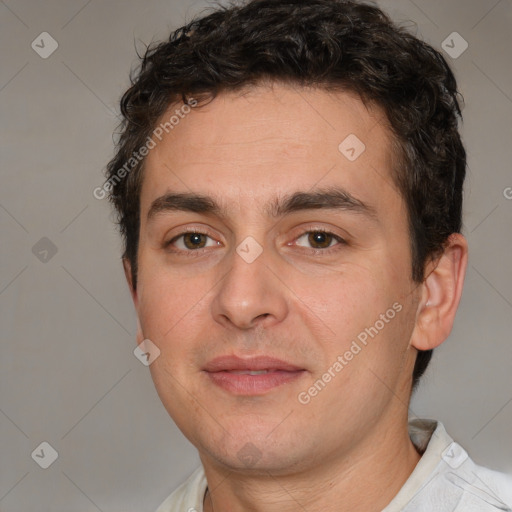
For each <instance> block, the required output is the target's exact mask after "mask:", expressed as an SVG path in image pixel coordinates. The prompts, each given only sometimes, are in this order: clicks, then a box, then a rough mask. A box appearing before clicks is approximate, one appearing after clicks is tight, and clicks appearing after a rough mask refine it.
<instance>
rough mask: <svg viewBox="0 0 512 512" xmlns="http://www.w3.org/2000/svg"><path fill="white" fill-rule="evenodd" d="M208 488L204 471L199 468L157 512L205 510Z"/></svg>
mask: <svg viewBox="0 0 512 512" xmlns="http://www.w3.org/2000/svg"><path fill="white" fill-rule="evenodd" d="M206 486H207V483H206V476H205V474H204V470H203V468H202V467H199V468H197V469H196V470H195V471H194V472H193V473H192V474H191V475H190V476H189V477H188V479H187V480H186V481H185V482H184V483H183V484H181V485H180V486H179V487H178V488H177V489H176V490H175V491H173V493H172V494H171V495H170V496H168V497H167V498H166V500H165V501H164V502H163V503H162V504H161V505H160V506H159V507H158V508H157V510H156V512H200V511H201V510H203V498H204V494H205V492H206Z"/></svg>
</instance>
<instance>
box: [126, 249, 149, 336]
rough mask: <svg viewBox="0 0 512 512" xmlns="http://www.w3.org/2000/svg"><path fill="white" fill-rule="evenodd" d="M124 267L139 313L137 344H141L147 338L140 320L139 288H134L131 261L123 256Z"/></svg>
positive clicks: (134, 303) (136, 310) (137, 312)
mask: <svg viewBox="0 0 512 512" xmlns="http://www.w3.org/2000/svg"><path fill="white" fill-rule="evenodd" d="M123 268H124V275H125V277H126V281H127V282H128V287H129V288H130V295H131V296H132V301H133V305H134V307H135V312H136V314H137V334H136V341H137V345H139V344H140V343H141V342H142V341H143V340H144V339H145V338H144V334H143V332H142V326H141V325H140V320H139V297H138V294H137V290H134V288H133V282H132V266H131V264H130V261H129V260H128V259H127V258H123Z"/></svg>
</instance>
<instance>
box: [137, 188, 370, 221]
mask: <svg viewBox="0 0 512 512" xmlns="http://www.w3.org/2000/svg"><path fill="white" fill-rule="evenodd" d="M320 209H324V210H339V211H349V212H352V213H357V214H363V215H364V216H366V217H368V218H370V219H375V218H376V211H375V209H374V208H373V207H372V206H370V205H368V204H365V203H364V202H363V201H361V200H360V199H357V198H356V197H354V196H353V195H352V194H350V193H349V192H348V191H346V190H345V189H343V188H340V187H329V188H325V189H316V190H312V191H308V192H300V191H298V192H294V193H292V194H287V195H285V196H282V197H278V198H274V199H273V200H272V201H271V202H270V203H268V205H267V207H266V208H265V212H266V213H267V215H269V216H271V217H274V218H278V217H282V216H284V215H287V214H290V213H294V212H299V211H307V210H320ZM169 211H186V212H193V213H203V214H211V215H216V216H218V217H223V216H225V215H226V214H225V211H226V210H225V209H224V208H223V207H222V206H221V204H220V203H219V202H218V201H217V200H216V199H215V198H214V197H211V196H205V195H202V194H195V193H188V192H183V193H168V194H165V195H163V196H160V197H158V198H157V199H155V200H154V201H153V202H152V203H151V207H150V208H149V211H148V215H147V219H148V221H149V220H151V219H152V218H153V217H155V216H156V215H157V214H159V213H164V212H169Z"/></svg>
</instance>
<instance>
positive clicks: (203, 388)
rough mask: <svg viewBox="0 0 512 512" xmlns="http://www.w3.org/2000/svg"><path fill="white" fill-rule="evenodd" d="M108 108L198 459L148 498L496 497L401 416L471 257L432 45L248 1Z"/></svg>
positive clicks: (342, 503)
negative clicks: (167, 492) (117, 114)
mask: <svg viewBox="0 0 512 512" xmlns="http://www.w3.org/2000/svg"><path fill="white" fill-rule="evenodd" d="M121 108H122V113H123V115H124V118H125V121H124V124H123V127H122V134H121V138H120V140H119V144H118V148H117V154H116V156H115V158H114V159H113V160H112V161H111V162H110V164H109V166H108V180H107V184H106V185H107V187H108V189H109V190H110V194H111V196H110V198H111V200H112V202H113V203H114V205H115V207H116V209H117V212H118V215H119V224H120V227H121V231H122V234H123V236H124V243H125V250H124V255H123V263H124V268H125V273H126V277H127V280H128V283H129V286H130V290H131V294H132V298H133V301H134V305H135V308H136V311H137V317H138V322H139V327H138V334H137V344H139V345H140V347H141V349H142V350H143V351H144V352H145V353H146V355H147V357H148V361H150V363H151V364H150V371H151V375H152V378H153V380H154V383H155V386H156V389H157V392H158V394H159V396H160V398H161V400H162V402H163V404H164V406H165V407H166V409H167V411H168V412H169V414H170V416H171V417H172V418H173V420H174V421H175V422H176V424H177V425H178V427H179V428H180V429H181V430H182V432H183V433H184V434H185V435H186V436H187V438H188V439H189V440H190V441H191V443H193V444H194V445H195V447H196V448H197V450H198V452H199V456H200V459H201V462H202V467H201V468H200V469H198V470H197V471H196V472H195V473H194V474H193V475H192V476H191V477H190V479H189V480H188V481H187V482H186V483H185V484H184V485H183V486H182V487H180V488H179V489H178V490H177V491H175V492H174V493H173V494H172V495H171V496H169V498H168V499H167V500H166V501H165V502H164V503H163V504H162V505H161V506H160V507H159V509H158V511H159V512H169V511H178V510H179V511H186V510H189V511H202V510H204V511H206V512H212V511H216V512H227V511H233V512H235V511H248V510H251V511H265V512H272V511H277V510H279V511H297V510H304V511H311V512H316V511H336V512H340V511H350V512H358V511H361V512H363V511H364V512H373V511H375V512H377V511H381V510H385V511H386V512H391V511H398V510H404V511H409V512H411V511H436V512H437V511H447V512H448V511H449V512H452V511H459V512H462V511H464V512H466V511H468V510H471V511H472V510H478V511H480V510H482V511H491V510H493V511H494V510H511V508H510V507H511V503H512V479H511V478H510V477H509V476H507V475H504V474H500V473H497V472H494V471H491V470H489V469H486V468H483V467H479V466H477V465H476V464H475V463H474V462H473V461H472V460H471V459H470V458H469V457H468V455H467V453H466V452H465V451H464V449H463V448H462V447H461V446H460V445H458V444H457V443H455V442H453V440H452V439H451V438H450V436H449V435H448V434H447V433H446V431H445V429H444V428H443V426H442V424H441V423H439V422H435V421H430V420H421V419H412V420H411V421H410V422H409V423H408V404H409V401H410V397H411V393H412V391H413V390H414V388H415V386H416V385H417V383H418V380H419V378H420V377H421V375H422V373H423V372H424V371H425V368H426V367H427V364H428V362H429V359H430V357H431V354H432V350H433V349H434V348H435V347H437V346H439V345H440V344H441V343H442V342H443V341H444V340H445V339H446V338H447V336H448V335H449V333H450V330H451V328H452V325H453V321H454V317H455V313H456V310H457V306H458V304H459V299H460V296H461V293H462V286H463V280H464V274H465V270H466V264H467V243H466V240H465V239H464V237H463V236H462V235H461V234H460V229H461V210H462V185H463V181H464V175H465V165H466V161H465V151H464V148H463V146H462V143H461V140H460V136H459V133H458V129H457V123H458V117H459V115H460V111H459V104H458V101H457V90H456V82H455V79H454V77H453V74H452V72H451V71H450V69H449V68H448V66H447V64H446V62H445V61H444V59H443V58H442V56H441V55H440V54H439V53H438V52H437V51H435V50H434V49H433V48H431V47H430V46H428V45H427V44H425V43H423V42H421V41H419V40H418V39H416V38H415V37H413V36H411V35H409V34H408V33H406V32H405V31H403V30H401V29H399V28H397V27H396V26H395V25H393V23H392V22H391V21H390V20H389V19H388V18H387V17H386V15H384V14H383V13H382V12H381V11H380V10H379V9H378V8H376V7H373V6H369V5H363V4H361V3H356V2H352V1H344V0H312V1H308V2H302V1H299V0H261V1H252V2H249V3H246V4H244V5H242V4H240V5H239V6H232V7H230V8H225V7H224V8H219V9H218V10H217V11H214V12H212V13H210V14H209V15H207V16H203V17H202V18H198V19H196V20H195V21H193V22H191V23H190V24H189V25H187V26H186V27H182V28H181V29H179V30H178V31H176V32H175V33H173V34H172V35H171V37H170V40H169V41H168V42H165V43H162V44H160V45H159V46H156V47H154V48H152V49H150V50H148V52H147V54H146V55H145V57H144V61H143V63H142V67H141V69H140V71H139V73H138V75H137V76H136V77H135V79H134V82H133V85H132V87H131V88H130V89H129V90H128V91H127V92H126V93H125V95H124V97H123V99H122V102H121Z"/></svg>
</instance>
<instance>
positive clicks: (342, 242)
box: [286, 226, 348, 254]
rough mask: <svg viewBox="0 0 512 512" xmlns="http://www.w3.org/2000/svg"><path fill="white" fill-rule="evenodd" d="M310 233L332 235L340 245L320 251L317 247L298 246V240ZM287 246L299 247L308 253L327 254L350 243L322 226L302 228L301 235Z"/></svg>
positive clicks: (295, 237)
mask: <svg viewBox="0 0 512 512" xmlns="http://www.w3.org/2000/svg"><path fill="white" fill-rule="evenodd" d="M309 233H325V234H327V235H331V236H332V237H333V239H334V240H336V241H337V242H338V243H337V244H334V245H330V246H328V247H325V248H323V249H319V248H315V247H303V246H302V245H297V244H296V241H297V240H299V239H300V238H302V237H303V236H305V235H307V234H309ZM286 245H297V247H301V248H302V249H304V250H306V251H308V252H311V251H313V252H314V253H315V254H316V253H324V254H325V253H329V252H331V251H332V250H337V249H338V248H339V247H338V246H340V245H348V242H347V241H346V240H345V238H343V237H342V236H341V235H338V234H337V233H335V232H334V231H332V230H330V229H327V228H325V227H320V226H309V227H307V228H302V230H301V232H300V234H299V235H298V236H294V237H293V242H292V243H288V244H286Z"/></svg>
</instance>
